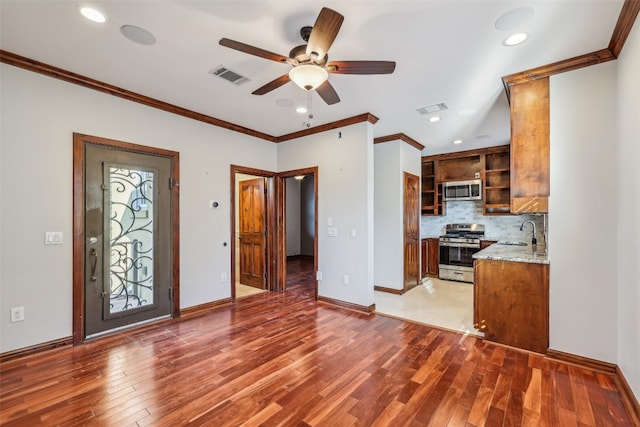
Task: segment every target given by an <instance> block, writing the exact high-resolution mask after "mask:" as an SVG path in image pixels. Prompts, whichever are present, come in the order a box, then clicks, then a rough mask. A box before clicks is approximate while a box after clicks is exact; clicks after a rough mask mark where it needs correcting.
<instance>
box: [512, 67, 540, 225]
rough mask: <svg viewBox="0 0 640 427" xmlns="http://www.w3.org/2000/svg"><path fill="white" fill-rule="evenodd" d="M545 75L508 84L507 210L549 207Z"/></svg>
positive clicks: (517, 210) (519, 210)
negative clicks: (509, 161) (508, 149)
mask: <svg viewBox="0 0 640 427" xmlns="http://www.w3.org/2000/svg"><path fill="white" fill-rule="evenodd" d="M549 151H550V146H549V78H548V77H545V78H541V79H538V80H530V81H527V82H525V83H519V84H516V85H513V86H511V188H510V191H511V213H514V214H519V213H546V212H548V210H549V208H548V206H549Z"/></svg>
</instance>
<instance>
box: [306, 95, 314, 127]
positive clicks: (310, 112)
mask: <svg viewBox="0 0 640 427" xmlns="http://www.w3.org/2000/svg"><path fill="white" fill-rule="evenodd" d="M307 112H308V113H309V116H308V117H309V120H308V121H307V123H306V124H307V127H308V128H310V127H311V119H313V112H312V111H311V91H310V90H307Z"/></svg>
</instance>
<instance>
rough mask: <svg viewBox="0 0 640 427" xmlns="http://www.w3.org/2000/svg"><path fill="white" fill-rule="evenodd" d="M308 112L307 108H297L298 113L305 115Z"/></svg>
mask: <svg viewBox="0 0 640 427" xmlns="http://www.w3.org/2000/svg"><path fill="white" fill-rule="evenodd" d="M306 112H307V109H306V108H305V107H298V108H296V113H300V114H304V113H306Z"/></svg>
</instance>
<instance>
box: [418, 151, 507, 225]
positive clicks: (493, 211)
mask: <svg viewBox="0 0 640 427" xmlns="http://www.w3.org/2000/svg"><path fill="white" fill-rule="evenodd" d="M478 178H480V179H481V180H482V181H483V186H482V188H483V190H482V191H483V194H482V208H483V212H484V215H505V214H509V213H510V212H511V210H510V198H511V189H510V182H511V170H510V153H509V145H501V146H498V147H489V148H483V149H478V150H469V151H461V152H457V153H447V154H440V155H435V156H425V157H423V158H422V215H444V214H445V213H444V212H445V207H446V203H443V201H442V183H443V182H449V181H465V180H470V179H478Z"/></svg>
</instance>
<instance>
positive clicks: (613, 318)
mask: <svg viewBox="0 0 640 427" xmlns="http://www.w3.org/2000/svg"><path fill="white" fill-rule="evenodd" d="M617 66H618V63H617V62H616V61H611V62H607V63H604V64H599V65H595V66H591V67H587V68H583V69H580V70H576V71H572V72H567V73H563V74H558V75H555V76H552V77H551V80H550V105H551V106H550V120H551V122H550V123H551V189H550V197H549V259H550V294H549V296H550V318H549V322H550V336H549V341H550V348H552V349H554V350H560V351H563V352H567V353H572V354H578V355H582V356H586V357H590V358H593V359H597V360H603V361H608V362H612V363H615V362H616V361H617V345H618V336H617V335H618V334H617V331H618V329H617V328H618V318H617V310H618V297H617V293H618V290H617V287H618V285H617V284H618V277H619V273H618V264H617V257H618V255H619V253H618V246H617V228H618V226H617V220H618V214H617V208H618V200H619V197H622V196H626V195H625V194H624V193H620V192H619V188H618V180H617V176H616V175H617V174H616V170H617V166H618V164H617V154H616V150H617V145H618V144H617V139H618V135H617V132H616V129H617V125H616V123H617V105H616V90H617V88H616V81H615V80H616V72H617Z"/></svg>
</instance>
